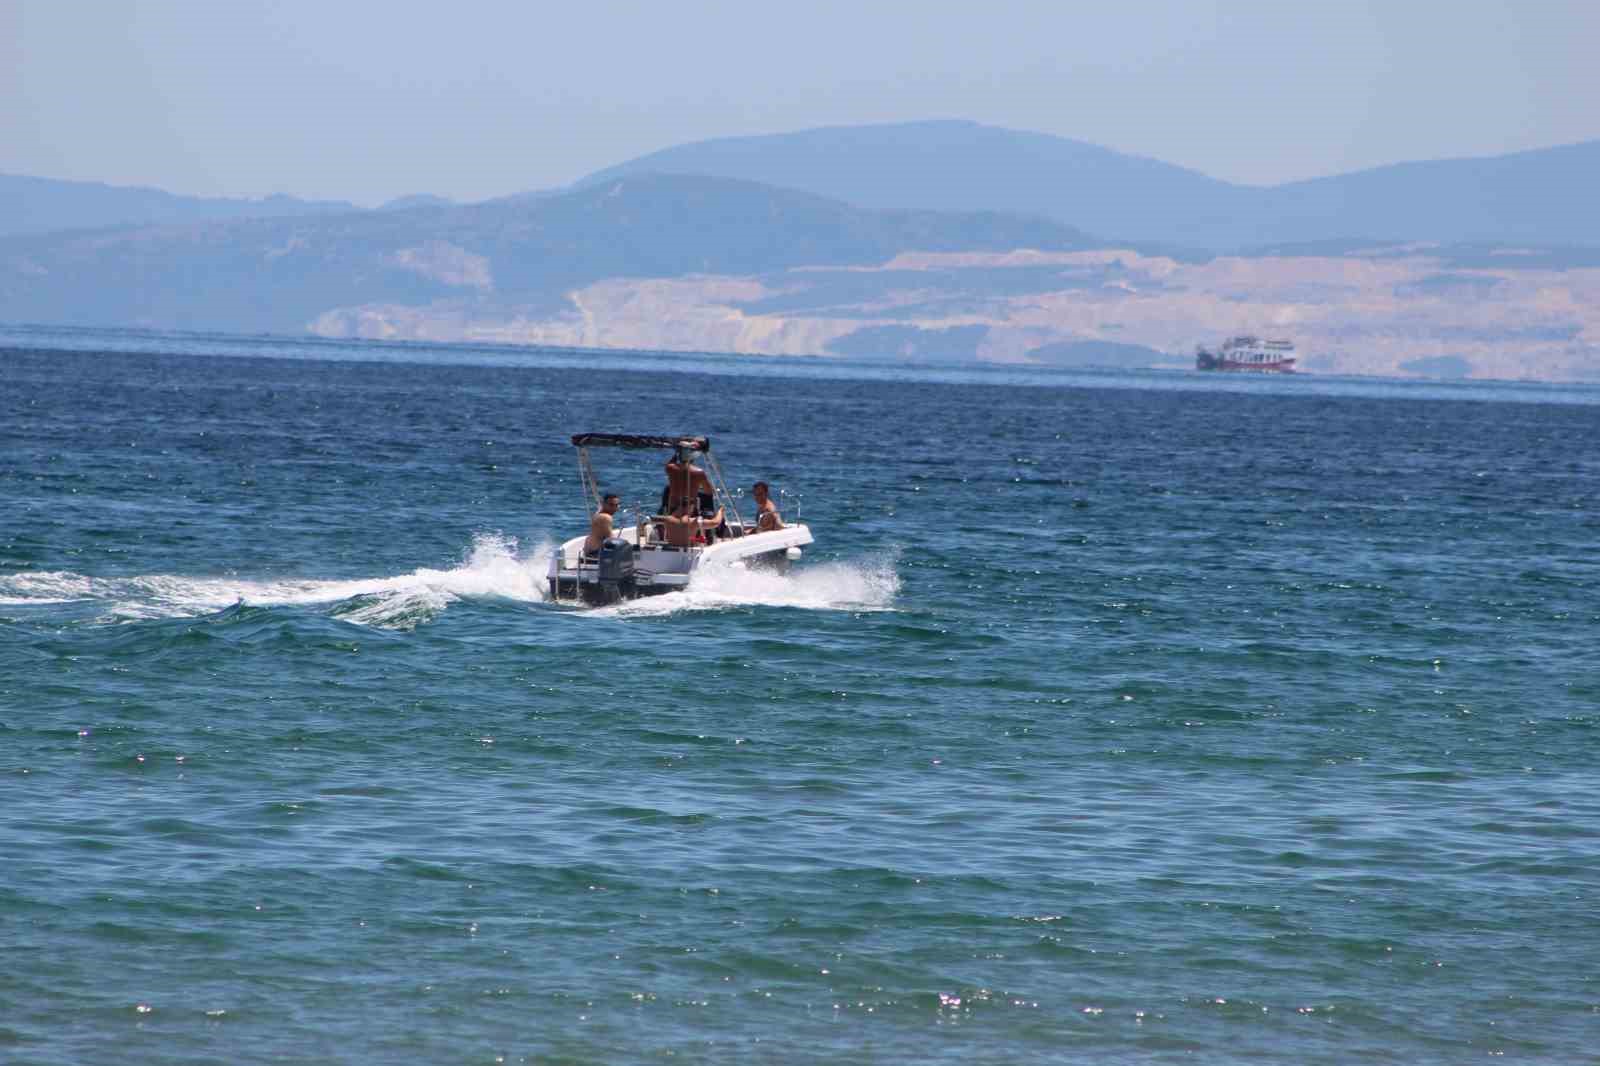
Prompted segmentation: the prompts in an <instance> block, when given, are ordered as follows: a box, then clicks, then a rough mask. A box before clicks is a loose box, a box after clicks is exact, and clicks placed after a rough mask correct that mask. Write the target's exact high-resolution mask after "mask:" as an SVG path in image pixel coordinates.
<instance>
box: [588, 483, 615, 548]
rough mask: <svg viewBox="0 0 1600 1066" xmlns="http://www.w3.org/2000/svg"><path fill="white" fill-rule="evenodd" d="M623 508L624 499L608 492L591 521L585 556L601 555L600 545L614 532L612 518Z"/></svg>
mask: <svg viewBox="0 0 1600 1066" xmlns="http://www.w3.org/2000/svg"><path fill="white" fill-rule="evenodd" d="M621 506H622V498H621V497H620V496H618V495H617V494H616V493H614V492H608V493H606V494H605V496H604V497H602V498H601V500H600V510H598V511H596V512H595V513H594V518H592V519H590V521H589V539H588V540H586V541H584V542H583V553H584V554H585V555H599V554H600V545H602V544H604V543H605V542H606V541H607V540H608V539H609V538H610V537H611V531H612V523H611V516H612V515H614V514H616V513H617V508H618V507H621Z"/></svg>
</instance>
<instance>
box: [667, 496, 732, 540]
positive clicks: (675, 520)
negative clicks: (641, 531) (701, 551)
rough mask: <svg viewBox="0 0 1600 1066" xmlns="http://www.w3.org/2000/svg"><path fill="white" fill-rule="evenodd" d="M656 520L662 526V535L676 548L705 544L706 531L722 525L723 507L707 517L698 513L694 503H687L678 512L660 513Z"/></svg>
mask: <svg viewBox="0 0 1600 1066" xmlns="http://www.w3.org/2000/svg"><path fill="white" fill-rule="evenodd" d="M656 522H657V523H659V524H660V526H661V535H662V536H663V537H664V538H665V540H666V542H667V544H668V545H669V546H671V547H674V548H688V547H691V546H692V545H695V544H704V543H705V541H706V532H707V531H708V530H713V529H716V528H717V527H718V526H720V525H722V508H720V507H719V508H717V510H716V513H715V514H713V515H711V516H709V517H705V516H702V515H700V514H697V513H696V510H695V505H694V504H685V505H684V506H682V507H680V508H679V509H678V513H677V514H667V515H660V516H658V517H657V518H656Z"/></svg>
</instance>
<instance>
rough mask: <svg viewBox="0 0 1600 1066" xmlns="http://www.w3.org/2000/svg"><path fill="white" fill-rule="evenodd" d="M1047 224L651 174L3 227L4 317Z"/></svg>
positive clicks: (696, 260)
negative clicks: (475, 200)
mask: <svg viewBox="0 0 1600 1066" xmlns="http://www.w3.org/2000/svg"><path fill="white" fill-rule="evenodd" d="M1093 244H1094V242H1093V241H1091V240H1090V239H1089V238H1087V237H1086V236H1085V235H1084V234H1082V233H1080V232H1078V231H1076V230H1073V229H1071V228H1069V227H1067V226H1063V225H1061V224H1059V223H1056V222H1051V221H1049V220H1044V219H1036V218H1025V217H1021V216H1017V215H1009V214H999V213H994V212H969V213H953V212H952V213H935V212H926V211H882V210H865V209H862V208H858V207H851V206H849V205H847V204H843V203H839V202H837V201H834V200H829V199H826V198H823V197H820V196H815V195H812V194H809V193H802V192H794V191H791V190H786V189H777V188H772V187H769V186H762V185H756V184H753V183H750V182H742V181H734V180H729V179H723V178H701V177H685V176H666V175H656V176H648V177H640V178H629V179H626V180H617V181H610V182H605V183H602V184H595V185H590V186H588V187H585V188H583V189H580V190H577V191H574V192H570V193H566V194H564V195H560V196H553V197H543V198H517V199H509V200H501V201H494V202H491V203H486V204H475V205H468V206H461V207H437V206H435V207H426V208H422V209H417V210H396V211H375V212H362V213H358V214H339V215H326V216H305V217H299V218H268V219H250V220H243V221H233V222H212V223H203V224H192V225H183V226H161V227H146V228H138V229H127V230H113V231H100V232H94V233H68V234H40V235H32V236H20V237H10V238H5V239H0V320H10V321H28V322H53V323H70V324H77V325H138V326H152V327H173V328H193V329H223V330H238V331H247V332H255V331H278V332H300V331H304V330H306V329H308V328H309V327H310V324H311V323H312V321H313V320H314V319H316V318H317V317H318V316H319V315H322V314H324V313H326V312H330V311H334V310H338V309H342V308H350V307H359V306H364V305H371V304H385V305H398V306H404V307H412V308H417V307H429V306H434V305H445V306H449V307H451V308H454V309H457V310H460V309H470V310H473V311H475V312H480V313H481V312H487V311H500V312H513V311H514V312H515V313H517V314H523V315H530V314H535V315H536V314H551V313H558V312H561V311H564V310H571V309H572V305H571V303H570V301H569V300H568V298H567V294H568V293H569V292H570V291H572V290H574V289H577V288H580V287H582V286H584V285H588V284H590V283H592V282H596V281H600V280H602V279H607V278H618V277H623V278H657V277H659V278H669V277H679V276H682V275H690V274H721V275H756V274H764V273H769V272H774V271H783V270H786V269H789V268H791V267H799V266H808V267H809V266H832V267H849V266H867V265H875V264H881V263H884V262H886V261H888V260H889V259H892V258H893V257H894V256H896V255H897V254H899V253H901V252H906V251H919V252H981V251H1009V250H1011V249H1014V248H1019V247H1026V248H1035V249H1041V250H1050V251H1070V250H1073V249H1079V248H1086V247H1090V246H1092V245H1093Z"/></svg>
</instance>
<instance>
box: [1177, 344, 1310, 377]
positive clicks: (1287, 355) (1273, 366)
mask: <svg viewBox="0 0 1600 1066" xmlns="http://www.w3.org/2000/svg"><path fill="white" fill-rule="evenodd" d="M1294 361H1295V354H1294V342H1293V341H1264V340H1262V339H1261V338H1259V337H1252V336H1248V335H1243V336H1238V337H1229V338H1228V339H1227V340H1226V341H1224V342H1223V344H1222V347H1221V348H1220V349H1219V350H1217V351H1215V352H1213V351H1211V350H1210V349H1209V348H1207V347H1206V346H1205V345H1203V344H1202V345H1200V346H1199V347H1197V348H1196V349H1195V353H1194V368H1195V369H1196V370H1270V371H1274V372H1276V373H1280V374H1292V373H1294Z"/></svg>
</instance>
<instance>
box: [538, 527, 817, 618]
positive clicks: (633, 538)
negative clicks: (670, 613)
mask: <svg viewBox="0 0 1600 1066" xmlns="http://www.w3.org/2000/svg"><path fill="white" fill-rule="evenodd" d="M619 535H620V536H621V538H622V539H624V540H626V541H628V542H629V543H630V544H632V545H634V547H635V550H634V553H633V572H632V574H631V575H630V576H628V577H627V578H625V579H623V580H620V581H609V582H607V581H602V580H601V570H600V564H599V562H598V561H596V560H592V559H586V558H584V557H583V542H584V540H585V539H586V538H584V537H573V538H572V539H571V540H569V541H567V542H566V543H565V544H563V545H561V547H560V548H559V549H558V550H557V551H556V553H555V555H554V556H553V557H552V558H551V560H550V567H549V571H548V573H547V575H546V578H547V581H548V587H549V590H550V598H551V599H553V600H557V601H561V602H566V603H582V604H585V605H588V606H605V605H608V604H613V603H619V602H622V601H623V600H633V599H639V598H640V597H643V596H659V595H662V594H664V593H668V592H680V591H682V590H683V589H686V588H688V587H689V584H690V582H691V581H692V580H693V578H694V575H695V574H696V573H697V572H699V571H701V570H704V569H705V568H706V567H709V566H744V567H747V568H752V569H763V570H776V571H778V572H780V573H781V572H784V571H787V570H788V568H789V564H790V562H791V560H792V558H793V557H794V556H796V555H798V554H799V549H801V548H803V547H804V546H806V545H808V544H810V543H811V542H812V538H811V530H810V529H809V528H808V527H806V526H804V525H791V526H785V527H784V528H782V529H775V530H769V531H767V532H764V533H750V534H748V535H746V536H739V537H731V538H728V539H725V540H719V541H717V542H715V543H713V544H709V545H703V546H695V547H690V548H673V547H669V546H666V545H661V544H650V543H647V544H646V545H645V546H644V547H643V548H639V547H638V546H637V545H638V531H637V529H634V528H627V529H623V530H621V531H620V534H619Z"/></svg>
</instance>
